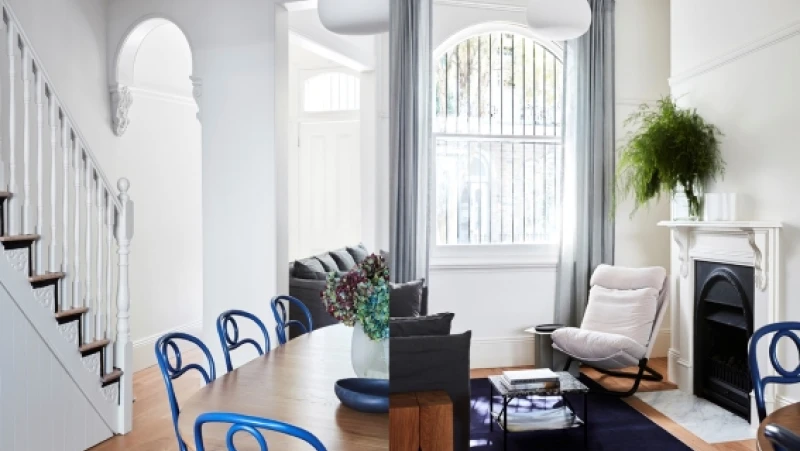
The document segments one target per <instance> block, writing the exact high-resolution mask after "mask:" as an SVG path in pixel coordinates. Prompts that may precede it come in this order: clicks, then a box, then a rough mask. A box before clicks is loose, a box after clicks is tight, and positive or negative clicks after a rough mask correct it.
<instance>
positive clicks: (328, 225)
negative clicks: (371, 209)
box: [289, 120, 361, 260]
mask: <svg viewBox="0 0 800 451" xmlns="http://www.w3.org/2000/svg"><path fill="white" fill-rule="evenodd" d="M298 138H299V139H298V146H297V151H296V152H291V154H290V157H289V159H290V162H289V170H290V171H291V173H290V177H289V239H290V242H289V258H290V260H295V259H298V258H305V257H310V256H312V255H316V254H319V253H322V252H325V251H330V250H334V249H337V248H340V247H343V246H348V245H354V244H358V243H359V241H360V240H361V149H360V142H361V137H360V123H359V121H357V120H348V121H321V122H311V121H308V122H300V124H299V127H298Z"/></svg>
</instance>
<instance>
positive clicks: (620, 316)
mask: <svg viewBox="0 0 800 451" xmlns="http://www.w3.org/2000/svg"><path fill="white" fill-rule="evenodd" d="M658 294H659V291H658V290H656V289H655V288H640V289H638V290H612V289H608V288H604V287H601V286H598V285H595V286H593V287H592V289H591V290H590V291H589V304H588V305H587V306H586V313H585V314H584V316H583V322H582V323H581V329H585V330H591V331H596V332H606V333H611V334H619V335H623V336H626V337H628V338H630V339H631V340H633V341H635V342H636V343H639V344H641V345H642V346H645V347H646V346H647V345H648V343H649V342H650V335H651V333H652V332H653V323H654V322H655V320H656V312H657V311H658Z"/></svg>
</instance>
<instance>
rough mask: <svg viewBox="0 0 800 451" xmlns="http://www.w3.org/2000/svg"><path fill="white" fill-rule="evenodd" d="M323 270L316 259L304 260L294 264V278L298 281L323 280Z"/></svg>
mask: <svg viewBox="0 0 800 451" xmlns="http://www.w3.org/2000/svg"><path fill="white" fill-rule="evenodd" d="M325 272H326V271H325V268H324V267H323V266H322V263H320V261H319V260H317V259H316V258H313V257H312V258H304V259H302V260H297V261H295V262H294V277H297V278H298V279H312V280H322V279H325Z"/></svg>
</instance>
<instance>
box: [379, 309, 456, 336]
mask: <svg viewBox="0 0 800 451" xmlns="http://www.w3.org/2000/svg"><path fill="white" fill-rule="evenodd" d="M454 316H455V313H438V314H436V315H431V316H418V317H414V318H389V336H390V337H392V338H397V337H417V336H433V335H437V336H441V335H450V327H451V325H452V324H453V317H454Z"/></svg>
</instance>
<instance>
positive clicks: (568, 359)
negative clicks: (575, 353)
mask: <svg viewBox="0 0 800 451" xmlns="http://www.w3.org/2000/svg"><path fill="white" fill-rule="evenodd" d="M571 366H572V357H567V363H565V364H564V369H563V370H562V371H569V369H570V367H571Z"/></svg>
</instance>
